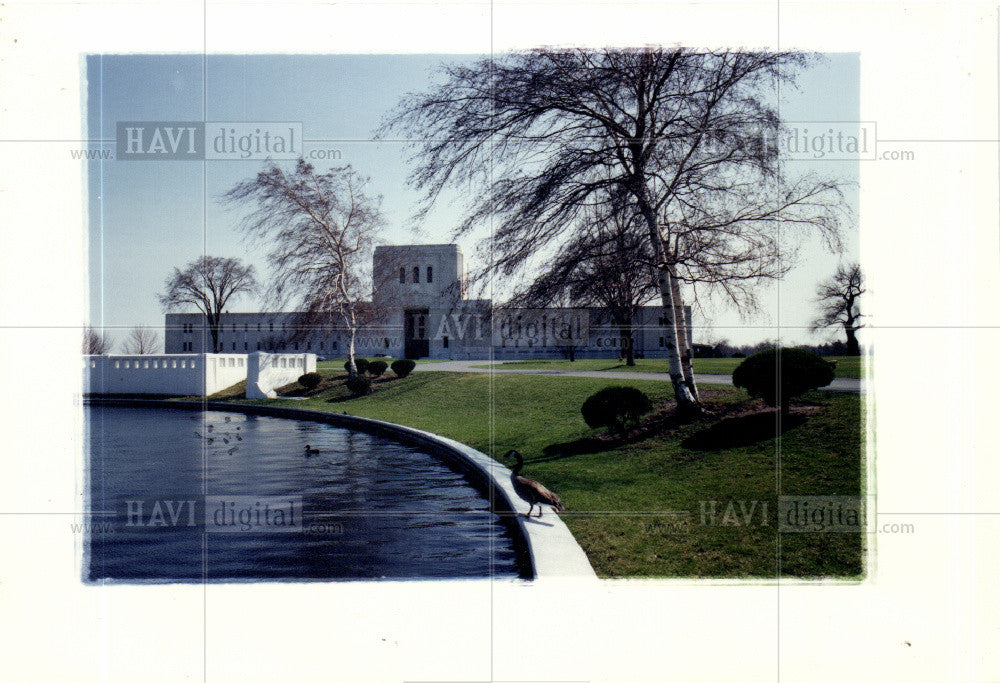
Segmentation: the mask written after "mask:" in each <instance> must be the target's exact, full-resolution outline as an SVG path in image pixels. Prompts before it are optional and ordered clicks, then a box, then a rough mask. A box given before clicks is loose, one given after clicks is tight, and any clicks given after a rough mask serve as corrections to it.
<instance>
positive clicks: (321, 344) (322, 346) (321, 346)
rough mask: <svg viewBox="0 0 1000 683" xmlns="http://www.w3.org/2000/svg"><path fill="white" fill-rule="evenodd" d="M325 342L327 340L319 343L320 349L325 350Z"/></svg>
mask: <svg viewBox="0 0 1000 683" xmlns="http://www.w3.org/2000/svg"><path fill="white" fill-rule="evenodd" d="M325 344H326V342H320V343H319V350H320V351H322V350H323V348H324V346H325Z"/></svg>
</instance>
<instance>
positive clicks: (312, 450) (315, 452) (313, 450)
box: [306, 444, 319, 456]
mask: <svg viewBox="0 0 1000 683" xmlns="http://www.w3.org/2000/svg"><path fill="white" fill-rule="evenodd" d="M306 455H307V456H309V455H319V449H318V448H310V447H309V444H306Z"/></svg>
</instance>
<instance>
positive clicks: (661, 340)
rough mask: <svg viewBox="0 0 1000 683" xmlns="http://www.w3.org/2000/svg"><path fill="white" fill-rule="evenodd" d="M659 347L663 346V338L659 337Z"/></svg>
mask: <svg viewBox="0 0 1000 683" xmlns="http://www.w3.org/2000/svg"><path fill="white" fill-rule="evenodd" d="M660 346H661V347H662V346H663V337H660Z"/></svg>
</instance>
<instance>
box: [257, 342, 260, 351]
mask: <svg viewBox="0 0 1000 683" xmlns="http://www.w3.org/2000/svg"><path fill="white" fill-rule="evenodd" d="M257 350H258V351H260V342H257Z"/></svg>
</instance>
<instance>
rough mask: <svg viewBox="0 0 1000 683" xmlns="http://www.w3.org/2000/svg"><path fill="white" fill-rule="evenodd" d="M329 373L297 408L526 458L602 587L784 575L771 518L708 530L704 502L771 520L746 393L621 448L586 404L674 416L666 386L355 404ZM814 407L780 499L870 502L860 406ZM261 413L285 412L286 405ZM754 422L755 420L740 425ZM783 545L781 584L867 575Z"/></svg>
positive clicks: (520, 380) (823, 539)
mask: <svg viewBox="0 0 1000 683" xmlns="http://www.w3.org/2000/svg"><path fill="white" fill-rule="evenodd" d="M323 374H324V375H326V376H327V377H328V381H333V384H332V385H330V386H329V388H327V389H325V390H323V391H322V392H321V393H319V394H318V395H315V396H312V397H309V398H306V399H304V400H300V401H296V402H295V403H293V404H291V405H293V406H294V407H297V408H298V407H301V408H307V409H314V410H332V411H337V412H341V411H346V412H347V413H349V414H351V415H360V416H365V417H371V418H376V419H380V420H387V421H391V422H396V423H400V424H405V425H409V426H413V427H417V428H420V429H425V430H428V431H432V432H435V433H438V434H443V435H445V436H448V437H451V438H453V439H456V440H458V441H462V442H464V443H467V444H469V445H471V446H473V447H475V448H478V449H480V450H482V451H484V452H486V453H489V454H491V455H494V457H498V456H499V455H500V454H503V453H504V452H506V451H507V450H508V449H510V448H516V449H518V450H520V451H521V452H522V453H524V455H525V461H526V465H525V471H524V473H525V475H526V476H528V477H531V478H533V479H537V480H539V481H541V482H542V483H544V484H545V485H546V486H547V487H549V488H551V489H552V490H554V491H556V492H557V493H558V494H559V495H560V496H561V497H562V499H563V501H564V503H565V505H566V508H567V512H566V514H565V515H563V519H564V520H565V522H566V524H567V525H568V526H569V528H570V529H571V531H572V532H573V534H574V535H575V536H576V538H577V540H578V541H579V542H580V544H581V545H582V546H583V548H584V550H585V551H586V552H587V555H588V557H589V558H590V561H591V563H592V564H593V566H594V568H595V570H596V571H597V573H598V574H599V575H600V576H602V577H630V576H635V577H640V576H641V577H656V576H686V577H759V578H773V577H775V572H776V566H777V562H776V560H777V554H778V552H779V545H778V535H777V532H776V527H775V522H774V520H773V519H769V520H768V523H767V525H766V526H761V519H756V518H755V519H754V522H755V524H753V525H751V526H746V525H741V526H738V527H737V526H721V525H717V526H712V525H707V524H702V514H701V510H702V501H719V502H718V503H717V504H716V505H717V509H718V518H717V520H718V519H719V518H721V517H722V512H723V511H724V509H725V507H726V505H727V503H728V501H747V503H746V505H751V504H752V503H750V502H749V501H761V503H759V504H758V505H762V504H763V502H767V504H768V509H769V513H770V517H775V513H776V508H777V494H776V482H777V477H776V467H775V463H776V454H777V448H776V439H775V438H774V436H773V435H774V430H773V425H774V421H773V420H774V418H773V413H771V414H763V413H760V411H763V410H764V409H765V407H764V406H763V405H761V404H759V403H757V402H753V401H749V400H748V399H747V398H746V395H745V394H744V393H743V392H740V391H736V390H733V389H732V388H728V387H721V386H707V385H706V386H702V387H701V391H702V393H703V399H704V400H705V402H706V403H707V404H708V405H709V406H710V407H711V408H712V409H713V410H714V411H716V414H715V416H714V417H711V418H707V419H705V420H703V421H701V422H698V423H694V424H688V425H681V426H677V425H673V426H671V425H670V424H669V422H665V414H663V413H661V414H660V417H659V418H657V417H655V416H654V417H653V418H650V420H649V421H648V425H649V426H648V427H647V431H648V433H647V434H646V435H645V436H644V437H642V436H637V437H634V438H633V440H632V442H631V443H627V444H624V445H622V444H619V443H615V442H612V441H609V440H607V439H606V438H604V437H602V433H601V431H600V430H593V429H590V428H588V427H587V425H586V424H585V423H584V422H583V420H582V418H581V416H580V405H581V404H582V403H583V401H584V399H585V398H586V397H587V396H588V395H590V394H591V393H593V392H594V391H596V390H598V389H600V388H602V387H604V386H607V385H609V384H612V383H613V384H617V385H628V386H635V387H638V388H640V389H642V390H643V391H645V392H647V394H649V396H650V397H651V398H652V399H653V401H654V403H657V404H660V406H661V408H663V407H669V405H670V398H671V391H672V390H671V387H670V385H669V383H663V382H651V381H648V380H643V379H641V377H637V378H636V379H635V380H624V381H622V380H615V381H613V382H609V381H608V380H602V379H598V378H577V377H557V376H538V375H494V376H492V377H490V376H489V375H485V374H468V373H452V372H434V373H417V374H414V375H411V376H410V377H408V378H405V379H395V378H391V379H385V380H383V381H380V382H376V385H375V386H376V391H375V393H373V394H372V395H369V396H365V397H361V398H350V397H349V395H348V392H347V391H346V389H345V388H344V387H343V386H342V385H340V384H339V380H336V379H335V378H336V376H337V375H338V374H342V373H335V372H331V371H324V372H323ZM233 393H236V392H235V391H234V392H230V393H229V396H232V395H233ZM216 398H222V396H217V397H216ZM231 400H233V399H231ZM804 401H805V403H804V404H803V405H800V406H799V407H798V409H797V410H798V411H799V413H800V414H805V413H808V414H807V416H806V417H805V418H804V421H802V423H801V424H796V425H795V426H793V427H791V428H789V429H787V430H786V431H785V433H784V434H783V435H782V437H781V464H782V466H781V478H780V482H781V490H782V493H784V494H801V495H858V494H860V493H861V491H862V471H863V468H862V458H861V449H862V441H861V411H862V404H861V398H860V396H858V395H851V394H834V393H821V392H814V393H812V394H809V395H807V396H806V397H804ZM261 402H262V403H278V404H281V405H286V406H287V405H289V402H288V401H282V400H280V399H278V400H275V401H261ZM748 411H749V412H752V413H758V414H757V416H756V417H754V415H749V416H746V415H744V416H743V417H740V416H739V415H740V413H746V412H748ZM491 416H492V427H493V430H494V432H493V438H492V439H491V435H490V427H491V419H490V418H491ZM720 420H723V421H722V422H721V424H720V425H719V426H717V427H715V428H714V429H713V430H711V431H707V430H709V428H710V427H712V425H713V424H715V423H719V421H720ZM654 423H655V424H657V425H660V426H659V427H656V426H653V425H654ZM762 429H763V434H764V435H763V436H761V435H760V434H759V432H760V431H761V430H762ZM755 434H756V436H755ZM507 464H509V463H507ZM756 509H757V510H759V509H760V507H758V508H756ZM668 511H672V512H678V513H682V514H669V513H668ZM780 539H781V544H780V560H781V563H780V564H781V573H782V575H784V576H801V577H818V576H836V577H852V578H854V577H859V576H860V575H861V574H862V572H863V569H862V555H863V544H864V538H863V536H862V535H858V534H844V533H799V534H782V535H781V537H780Z"/></svg>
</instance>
